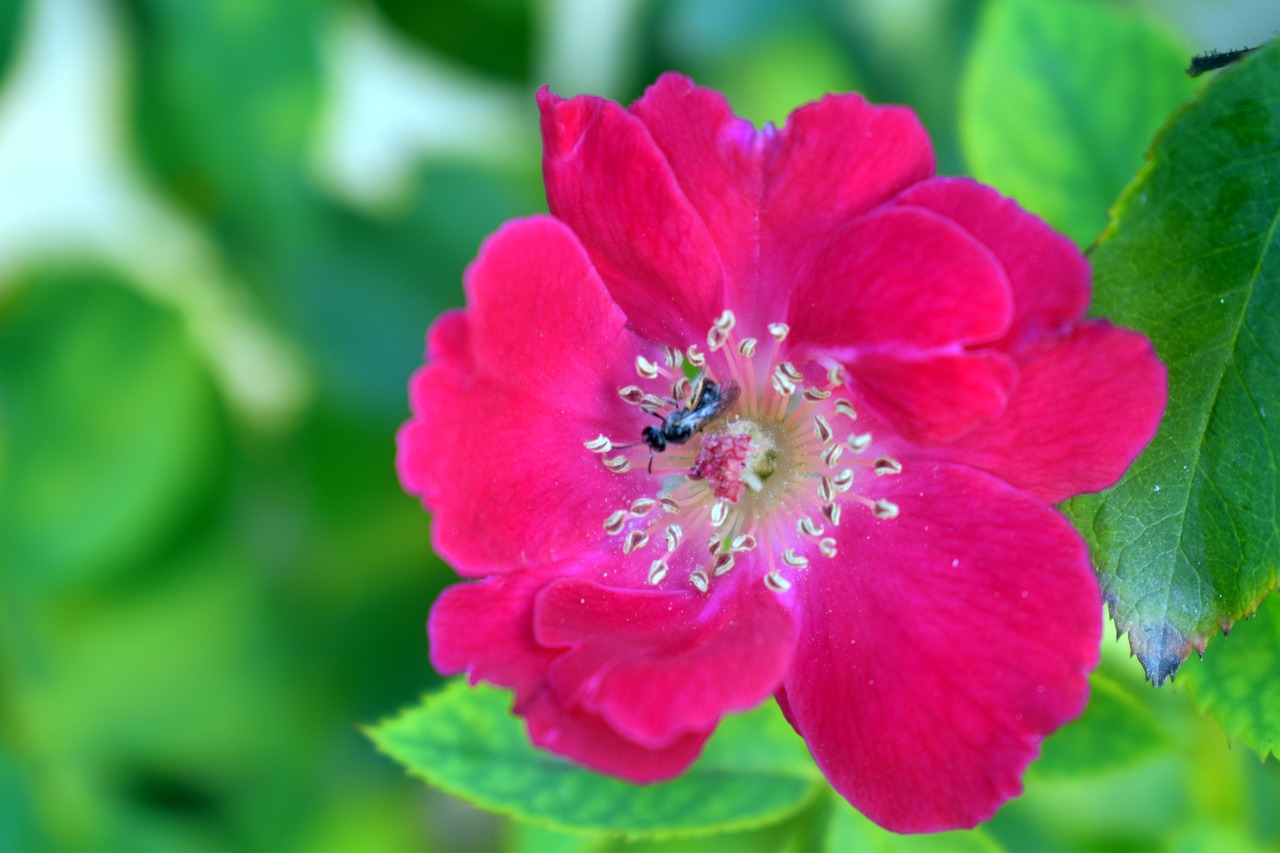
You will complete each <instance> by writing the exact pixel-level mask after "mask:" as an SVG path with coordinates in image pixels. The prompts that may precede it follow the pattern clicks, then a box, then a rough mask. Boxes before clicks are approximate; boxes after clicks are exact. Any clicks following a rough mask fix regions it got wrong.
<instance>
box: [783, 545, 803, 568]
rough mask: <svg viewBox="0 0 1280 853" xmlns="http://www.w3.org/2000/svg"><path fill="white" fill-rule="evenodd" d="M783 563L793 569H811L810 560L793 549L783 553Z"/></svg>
mask: <svg viewBox="0 0 1280 853" xmlns="http://www.w3.org/2000/svg"><path fill="white" fill-rule="evenodd" d="M782 562H784V563H786V564H787V565H788V566H790V567H791V568H793V569H807V568H809V558H808V557H804V556H802V555H800V554H797V553H796V552H795V550H794V549H792V548H788V549H787V550H786V551H784V552H783V553H782Z"/></svg>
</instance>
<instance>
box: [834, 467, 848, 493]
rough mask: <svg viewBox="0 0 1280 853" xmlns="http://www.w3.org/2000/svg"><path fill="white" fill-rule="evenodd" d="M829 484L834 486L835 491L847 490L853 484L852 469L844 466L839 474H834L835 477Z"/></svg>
mask: <svg viewBox="0 0 1280 853" xmlns="http://www.w3.org/2000/svg"><path fill="white" fill-rule="evenodd" d="M831 485H833V486H835V487H836V491H837V492H847V491H849V487H850V486H852V485H853V469H852V468H845V469H844V470H843V471H841V472H840V473H839V474H836V477H835V479H834V480H832V481H831Z"/></svg>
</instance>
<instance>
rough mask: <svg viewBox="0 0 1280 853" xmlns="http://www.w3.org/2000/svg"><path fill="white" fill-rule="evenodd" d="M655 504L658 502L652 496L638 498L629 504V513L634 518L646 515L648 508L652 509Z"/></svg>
mask: <svg viewBox="0 0 1280 853" xmlns="http://www.w3.org/2000/svg"><path fill="white" fill-rule="evenodd" d="M657 505H658V502H657V501H655V500H654V499H653V498H640V499H638V500H637V501H636V502H635V503H633V504H632V505H631V514H632V515H634V516H635V517H636V518H639V517H640V516H642V515H648V514H649V510H651V509H653V508H654V507H655V506H657Z"/></svg>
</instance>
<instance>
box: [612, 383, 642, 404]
mask: <svg viewBox="0 0 1280 853" xmlns="http://www.w3.org/2000/svg"><path fill="white" fill-rule="evenodd" d="M618 396H619V397H621V398H622V399H624V400H626V401H627V402H628V403H630V404H631V405H633V406H638V405H640V404H641V403H642V402H643V401H644V389H643V388H641V387H640V386H639V385H626V386H624V387H622V388H619V389H618Z"/></svg>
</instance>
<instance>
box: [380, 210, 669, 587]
mask: <svg viewBox="0 0 1280 853" xmlns="http://www.w3.org/2000/svg"><path fill="white" fill-rule="evenodd" d="M466 284H467V290H468V304H469V305H470V306H471V307H470V308H469V309H468V311H467V313H466V314H465V315H462V314H458V313H453V314H448V315H446V316H444V317H442V318H441V320H440V321H439V322H438V323H437V325H436V326H435V327H434V328H433V329H432V332H431V334H430V337H429V340H430V349H429V352H428V363H427V366H426V367H424V368H422V369H421V370H419V371H418V373H417V374H416V375H415V376H414V378H413V381H412V385H411V388H410V398H411V403H412V408H413V415H414V417H413V419H412V420H411V421H410V422H409V423H408V424H406V425H405V426H404V427H403V428H402V429H401V431H400V434H399V436H398V453H397V468H398V470H399V472H400V477H401V482H402V483H403V484H404V486H405V488H406V489H407V490H408V491H410V492H411V493H415V494H419V495H421V496H422V498H423V502H424V504H425V505H426V506H427V508H428V509H430V510H432V511H433V512H434V520H433V527H432V530H433V538H434V541H435V546H436V550H437V551H438V552H439V553H440V554H441V555H442V556H444V557H445V558H446V559H447V560H448V561H449V562H450V563H451V564H452V565H453V566H454V568H455V569H457V570H458V571H459V573H461V574H464V575H471V576H480V575H484V574H488V573H493V572H508V571H514V570H515V569H518V568H520V567H521V566H527V565H533V564H537V563H539V562H544V561H550V560H556V559H560V558H563V557H566V556H570V555H572V554H575V553H578V552H579V551H581V550H582V549H583V548H585V547H588V546H590V545H592V544H593V543H595V542H596V541H597V540H599V539H601V538H603V536H604V533H603V529H602V527H601V524H602V521H603V519H604V518H605V517H606V516H607V515H609V513H611V512H612V511H614V510H615V509H617V507H619V506H626V505H628V504H629V503H630V502H631V501H632V500H634V499H635V498H637V497H639V496H640V494H641V493H642V492H643V491H644V490H645V488H646V483H645V478H643V477H637V476H630V477H618V476H616V475H614V474H611V473H610V472H609V471H608V470H607V469H605V468H604V466H603V465H602V464H601V462H600V458H599V457H598V456H597V455H596V454H593V453H589V452H587V451H586V449H585V448H584V447H583V442H585V441H590V440H592V439H594V438H595V437H596V436H597V435H600V434H601V433H604V434H607V435H613V436H626V437H630V436H632V435H634V436H637V437H638V436H639V431H640V429H641V428H642V426H644V425H645V423H646V422H645V421H644V420H643V419H639V418H638V417H637V415H636V411H635V409H634V408H633V407H631V406H628V405H627V404H626V403H624V402H623V401H622V400H621V399H620V398H619V397H618V394H617V388H618V387H620V386H622V385H626V384H629V383H631V382H633V381H634V374H633V373H632V372H631V371H630V370H629V367H630V365H632V364H633V363H634V358H635V354H636V353H637V352H639V351H640V350H639V342H638V340H637V339H636V338H634V336H633V335H632V334H631V333H630V332H627V331H626V330H625V329H624V328H623V324H624V322H625V318H624V317H623V315H622V313H621V312H620V311H619V310H618V308H617V306H616V305H614V304H613V302H612V300H611V299H610V298H609V294H608V292H607V291H606V290H605V288H604V286H603V285H602V284H601V283H600V279H599V277H598V276H597V275H596V274H595V271H594V270H593V269H592V267H591V263H590V261H589V260H588V259H587V256H586V254H585V252H583V250H582V247H581V246H580V245H579V244H578V242H577V240H576V238H575V237H574V236H573V234H572V233H571V232H570V231H569V230H568V229H567V228H566V227H565V226H564V225H563V224H562V223H560V222H557V221H556V220H554V219H551V218H550V217H538V218H533V219H525V220H517V221H515V222H511V223H508V224H507V225H505V226H503V227H502V228H501V229H499V231H498V232H497V233H496V234H494V235H493V236H492V237H490V238H489V239H488V240H487V241H486V242H485V244H484V246H483V247H482V248H481V250H480V255H479V257H478V258H477V259H476V261H475V262H474V263H473V264H472V266H471V267H470V269H469V270H468V271H467V279H466ZM655 354H656V353H655V352H654V351H650V352H649V355H650V356H651V357H652V356H654V355H655Z"/></svg>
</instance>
